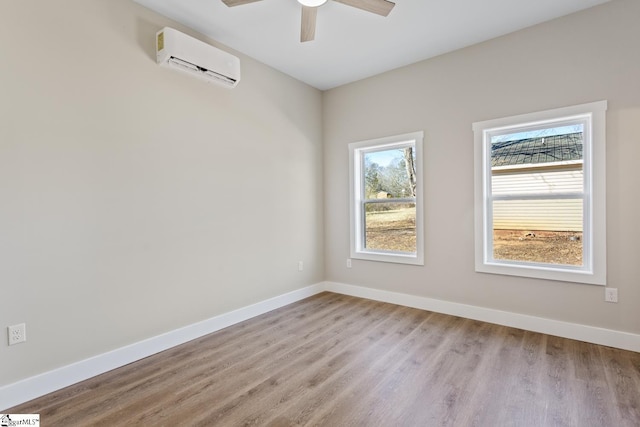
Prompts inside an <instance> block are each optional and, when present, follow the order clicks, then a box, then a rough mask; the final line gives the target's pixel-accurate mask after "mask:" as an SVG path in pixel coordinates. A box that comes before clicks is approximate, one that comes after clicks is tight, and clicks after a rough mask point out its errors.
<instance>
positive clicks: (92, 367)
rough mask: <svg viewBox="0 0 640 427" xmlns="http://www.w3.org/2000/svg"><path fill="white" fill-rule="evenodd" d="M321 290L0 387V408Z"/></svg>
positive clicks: (309, 288) (304, 290) (275, 299)
mask: <svg viewBox="0 0 640 427" xmlns="http://www.w3.org/2000/svg"><path fill="white" fill-rule="evenodd" d="M323 290H324V284H323V283H318V284H315V285H311V286H307V287H305V288H302V289H298V290H295V291H292V292H288V293H286V294H282V295H278V296H276V297H273V298H270V299H267V300H265V301H261V302H259V303H256V304H252V305H249V306H247V307H242V308H240V309H237V310H234V311H230V312H228V313H224V314H221V315H219V316H215V317H212V318H210V319H207V320H203V321H201V322H197V323H194V324H192V325H188V326H185V327H183V328H179V329H176V330H173V331H170V332H167V333H164V334H161V335H158V336H155V337H152V338H149V339H146V340H143V341H140V342H137V343H134V344H131V345H128V346H125V347H122V348H119V349H116V350H113V351H109V352H107V353H103V354H99V355H97V356H94V357H91V358H89V359H85V360H81V361H79V362H76V363H72V364H70V365H67V366H63V367H61V368H58V369H54V370H52V371H49V372H45V373H43V374H40V375H36V376H33V377H30V378H26V379H24V380H21V381H18V382H16V383H13V384H8V385H6V386H3V387H0V408H4V409H8V408H11V407H13V406H17V405H19V404H21V403H24V402H28V401H29V400H32V399H35V398H37V397H40V396H44V395H45V394H48V393H51V392H53V391H56V390H60V389H62V388H64V387H68V386H70V385H72V384H75V383H78V382H80V381H84V380H86V379H89V378H91V377H95V376H96V375H100V374H103V373H105V372H108V371H111V370H113V369H116V368H119V367H121V366H124V365H127V364H129V363H132V362H135V361H136V360H140V359H143V358H145V357H148V356H151V355H153V354H156V353H159V352H161V351H164V350H167V349H169V348H172V347H175V346H177V345H180V344H184V343H186V342H188V341H191V340H194V339H196V338H199V337H201V336H204V335H207V334H210V333H212V332H215V331H218V330H220V329H223V328H226V327H228V326H231V325H234V324H236V323H240V322H242V321H245V320H248V319H251V318H252V317H256V316H259V315H261V314H264V313H267V312H269V311H271V310H275V309H277V308H280V307H284V306H285V305H288V304H291V303H294V302H296V301H299V300H302V299H304V298H307V297H310V296H312V295H315V294H317V293H320V292H322V291H323Z"/></svg>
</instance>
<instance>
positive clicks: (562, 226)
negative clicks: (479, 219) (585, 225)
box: [493, 199, 582, 231]
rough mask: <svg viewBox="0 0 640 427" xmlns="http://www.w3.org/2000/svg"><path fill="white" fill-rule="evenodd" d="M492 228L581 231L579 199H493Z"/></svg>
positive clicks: (580, 200)
mask: <svg viewBox="0 0 640 427" xmlns="http://www.w3.org/2000/svg"><path fill="white" fill-rule="evenodd" d="M493 228H494V229H495V230H531V231H534V230H540V231H582V199H551V200H496V201H494V202H493Z"/></svg>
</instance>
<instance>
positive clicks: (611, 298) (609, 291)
mask: <svg viewBox="0 0 640 427" xmlns="http://www.w3.org/2000/svg"><path fill="white" fill-rule="evenodd" d="M604 300H605V301H606V302H618V288H604Z"/></svg>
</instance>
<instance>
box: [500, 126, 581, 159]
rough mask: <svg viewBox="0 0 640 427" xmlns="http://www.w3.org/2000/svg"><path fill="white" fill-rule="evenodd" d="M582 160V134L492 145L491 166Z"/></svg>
mask: <svg viewBox="0 0 640 427" xmlns="http://www.w3.org/2000/svg"><path fill="white" fill-rule="evenodd" d="M572 160H573V161H575V160H582V132H577V133H570V134H566V135H554V136H545V137H540V138H527V139H519V140H515V141H504V142H498V143H495V144H493V146H492V149H491V166H492V167H495V166H512V165H526V164H536V163H553V162H567V161H572Z"/></svg>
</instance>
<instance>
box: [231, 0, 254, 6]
mask: <svg viewBox="0 0 640 427" xmlns="http://www.w3.org/2000/svg"><path fill="white" fill-rule="evenodd" d="M256 1H260V0H222V3H224V4H226V5H227V6H229V7H233V6H240V5H243V4H248V3H253V2H256Z"/></svg>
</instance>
